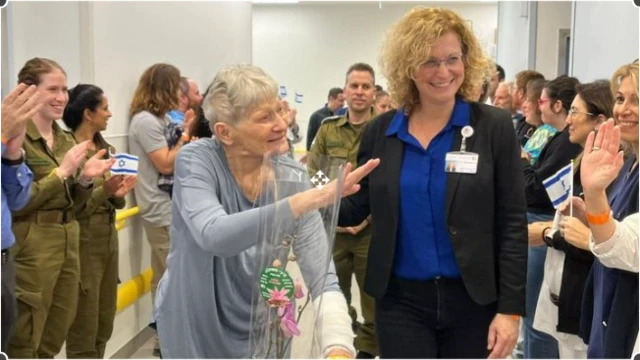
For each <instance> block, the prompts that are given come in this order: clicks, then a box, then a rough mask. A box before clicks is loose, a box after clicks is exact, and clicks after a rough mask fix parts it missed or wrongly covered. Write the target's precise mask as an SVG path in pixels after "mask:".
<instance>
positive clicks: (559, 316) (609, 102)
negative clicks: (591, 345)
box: [529, 80, 613, 359]
mask: <svg viewBox="0 0 640 360" xmlns="http://www.w3.org/2000/svg"><path fill="white" fill-rule="evenodd" d="M576 91H577V95H576V97H575V99H574V100H573V103H572V104H571V109H570V110H569V116H567V119H566V122H567V126H568V128H569V141H571V143H573V144H580V146H581V147H582V148H584V146H585V143H586V141H587V136H588V135H589V133H590V132H591V131H594V130H597V128H598V127H599V126H600V125H601V124H602V123H604V121H606V119H608V118H610V117H611V116H612V113H613V96H612V94H611V91H610V84H609V81H606V80H603V81H596V82H594V83H589V84H583V85H578V87H577V88H576ZM581 159H582V155H580V156H578V159H576V161H575V164H576V165H575V168H574V176H573V178H574V180H573V195H574V196H581V195H582V186H581V182H580V171H581V166H580V165H581ZM561 209H562V207H561ZM552 226H553V223H552V222H537V223H533V224H531V225H529V244H530V245H542V244H546V246H547V257H546V259H545V268H544V281H543V283H542V287H541V290H540V297H539V299H538V303H537V309H536V317H535V319H534V323H533V327H534V328H535V329H536V330H539V331H542V332H544V333H547V334H549V335H552V336H553V337H554V338H555V339H556V340H557V342H558V351H559V356H560V358H561V359H581V358H586V356H587V346H586V344H585V343H584V342H583V341H582V339H581V338H580V337H579V336H578V332H579V328H580V315H581V310H582V306H581V305H582V294H583V291H584V285H585V281H586V280H587V276H588V275H589V271H590V270H591V265H592V264H593V254H592V253H591V251H590V250H589V238H590V236H591V231H590V230H589V228H588V227H587V226H585V225H584V224H582V222H581V221H580V220H579V219H578V218H576V217H570V216H566V217H565V218H564V219H563V220H562V221H561V223H560V229H559V231H553V230H552ZM572 243H573V244H576V243H577V244H579V245H572Z"/></svg>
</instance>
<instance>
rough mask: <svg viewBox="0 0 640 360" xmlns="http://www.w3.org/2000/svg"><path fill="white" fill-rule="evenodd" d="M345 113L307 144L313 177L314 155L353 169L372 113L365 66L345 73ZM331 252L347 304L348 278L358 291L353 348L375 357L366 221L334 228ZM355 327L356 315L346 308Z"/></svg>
mask: <svg viewBox="0 0 640 360" xmlns="http://www.w3.org/2000/svg"><path fill="white" fill-rule="evenodd" d="M344 93H345V99H346V101H347V105H348V107H349V110H348V111H347V113H346V114H345V115H342V116H334V117H329V118H326V119H325V120H324V121H323V122H322V125H321V126H320V129H319V130H318V133H317V135H316V137H315V140H314V142H313V144H312V145H311V151H310V156H309V160H308V161H309V172H310V176H312V177H313V175H315V172H316V171H317V170H318V164H317V163H316V159H317V158H316V157H317V156H327V157H329V158H331V162H334V160H343V161H345V162H350V163H351V164H353V165H354V167H355V166H357V155H358V147H359V146H360V137H361V135H362V130H363V128H364V126H365V124H366V123H367V121H369V120H371V119H372V118H373V117H374V116H375V115H376V114H375V110H374V108H373V102H374V98H375V93H376V89H375V74H374V71H373V68H371V66H369V65H368V64H364V63H357V64H354V65H352V66H351V67H350V68H349V70H348V71H347V78H346V83H345V88H344ZM336 232H337V235H336V240H335V245H334V250H333V260H334V262H335V265H336V273H337V275H338V281H339V283H340V289H341V290H342V293H343V294H344V295H345V297H346V298H347V303H348V304H349V305H351V278H352V276H353V274H354V273H355V275H356V281H357V282H358V287H359V288H360V305H361V307H362V317H363V318H364V323H363V324H362V326H360V327H359V328H358V330H357V337H356V341H355V347H356V349H357V350H358V358H373V357H375V356H377V355H378V346H377V342H376V336H375V332H374V317H375V308H374V300H373V298H371V297H370V296H369V295H367V294H366V293H365V292H364V291H363V287H364V277H365V272H366V268H367V255H368V252H369V242H370V241H371V227H370V226H369V220H368V219H367V220H365V221H364V222H363V223H362V224H360V225H358V226H355V227H349V228H340V227H339V228H338V229H337V231H336ZM349 312H350V314H351V317H352V319H353V322H354V324H355V322H356V314H355V310H354V309H353V307H350V311H349Z"/></svg>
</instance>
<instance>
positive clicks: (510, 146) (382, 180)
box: [339, 103, 528, 315]
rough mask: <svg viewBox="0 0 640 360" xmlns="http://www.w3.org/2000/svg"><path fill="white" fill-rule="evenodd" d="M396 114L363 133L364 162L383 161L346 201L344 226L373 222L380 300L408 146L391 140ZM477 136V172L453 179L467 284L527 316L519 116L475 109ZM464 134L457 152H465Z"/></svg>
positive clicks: (453, 222) (450, 201)
mask: <svg viewBox="0 0 640 360" xmlns="http://www.w3.org/2000/svg"><path fill="white" fill-rule="evenodd" d="M395 114H396V111H390V112H388V113H386V114H383V115H381V116H379V117H377V118H376V119H374V120H372V121H371V122H370V123H369V124H368V125H367V127H366V129H364V130H363V134H362V140H361V142H360V149H359V152H358V163H359V164H363V163H365V162H366V161H368V160H369V159H374V158H380V160H381V162H380V165H379V166H378V168H376V169H375V170H374V171H373V172H372V173H371V174H369V176H368V177H366V178H365V179H363V180H362V181H361V183H360V185H361V189H360V191H359V192H357V193H356V194H354V195H352V196H350V197H348V198H345V199H343V200H342V205H341V206H340V218H339V225H340V226H352V225H356V224H359V223H361V222H362V221H363V220H364V219H365V218H366V217H367V216H368V215H369V214H371V216H372V226H373V228H372V231H373V234H372V238H371V245H370V247H369V258H368V266H367V275H366V279H365V291H366V292H367V293H368V294H369V295H371V296H373V297H374V298H376V299H381V298H382V297H383V296H384V295H385V293H386V292H387V285H388V283H389V278H390V277H391V275H392V272H393V263H394V253H395V249H396V236H397V232H398V217H399V186H400V185H399V182H400V170H401V166H402V157H403V150H404V143H403V142H402V141H401V140H400V139H398V138H397V137H396V136H395V135H394V136H391V137H387V136H385V132H386V131H387V128H388V127H389V124H390V123H391V120H392V119H393V117H394V115H395ZM470 125H471V126H472V127H473V129H474V135H473V136H472V137H471V138H469V139H467V151H469V152H475V153H477V154H479V155H480V158H479V162H478V171H477V174H474V175H470V174H453V173H449V174H447V176H448V180H447V196H446V207H445V208H446V210H445V211H446V213H447V226H448V231H449V236H450V237H451V243H452V245H453V250H454V253H455V257H456V260H457V263H458V266H459V268H460V272H461V276H462V280H463V281H464V284H465V287H466V289H467V291H468V293H469V295H470V296H471V298H472V299H473V300H474V301H475V302H477V303H478V304H481V305H487V304H491V303H494V302H496V301H497V311H498V312H500V313H504V314H519V315H524V310H525V282H526V276H527V248H528V237H527V219H526V202H525V196H524V177H523V174H522V171H521V167H520V146H519V145H518V143H517V141H516V135H515V131H514V130H513V123H512V121H511V116H510V115H509V114H508V113H507V112H505V111H503V110H501V109H498V108H495V107H492V106H488V105H484V104H480V103H471V123H470ZM461 140H462V135H461V134H460V132H459V131H456V134H455V136H454V140H453V146H452V149H451V150H452V151H459V150H460V143H461Z"/></svg>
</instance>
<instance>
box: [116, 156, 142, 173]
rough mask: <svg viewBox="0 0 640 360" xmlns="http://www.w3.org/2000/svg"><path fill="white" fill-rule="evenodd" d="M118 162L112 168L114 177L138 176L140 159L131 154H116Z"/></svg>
mask: <svg viewBox="0 0 640 360" xmlns="http://www.w3.org/2000/svg"><path fill="white" fill-rule="evenodd" d="M113 157H114V158H115V159H116V162H115V163H114V164H113V166H111V174H112V175H137V174H138V157H137V156H134V155H130V154H125V153H122V154H115V155H114V156H113Z"/></svg>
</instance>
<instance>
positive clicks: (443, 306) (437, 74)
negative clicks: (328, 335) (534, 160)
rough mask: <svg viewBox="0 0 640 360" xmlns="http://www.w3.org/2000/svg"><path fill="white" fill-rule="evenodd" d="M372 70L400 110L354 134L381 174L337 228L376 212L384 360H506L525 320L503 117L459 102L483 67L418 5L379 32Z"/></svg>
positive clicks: (454, 19) (455, 34)
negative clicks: (384, 33) (383, 37)
mask: <svg viewBox="0 0 640 360" xmlns="http://www.w3.org/2000/svg"><path fill="white" fill-rule="evenodd" d="M382 71H383V73H384V74H385V77H386V78H387V79H388V84H389V89H390V93H391V94H392V96H393V97H394V100H396V102H397V103H398V104H400V106H401V107H400V108H399V109H397V110H392V111H389V112H387V113H385V114H382V115H380V116H379V117H377V118H376V119H373V120H371V122H370V123H368V124H367V127H366V128H365V129H364V131H363V135H362V141H361V144H360V148H359V153H358V163H359V164H365V163H366V162H367V161H368V160H369V159H373V158H380V166H379V168H377V169H375V170H374V171H373V172H372V173H371V174H370V175H369V176H368V177H367V178H365V179H363V181H362V182H361V183H360V184H361V187H362V188H361V190H360V191H359V192H358V194H357V195H355V196H351V197H349V198H346V199H344V200H343V202H342V204H341V207H340V219H339V226H353V225H357V224H359V223H361V222H362V221H363V220H364V219H365V218H366V217H367V216H369V214H371V217H372V222H371V223H372V239H371V244H370V247H369V260H368V265H367V275H366V279H365V291H366V292H367V293H368V294H369V295H371V296H372V297H374V298H375V299H376V332H377V335H378V345H379V351H380V357H381V358H486V357H487V356H489V357H490V358H504V357H505V356H507V355H508V354H509V353H511V350H512V349H513V347H514V346H515V343H516V341H517V338H518V329H519V325H520V316H521V315H524V304H525V292H524V291H525V279H526V263H527V258H526V253H527V243H526V241H527V240H526V237H527V228H526V216H525V207H526V204H525V199H524V183H523V175H522V172H520V171H519V169H518V163H519V161H520V160H519V154H520V150H519V146H518V144H517V140H516V136H515V132H514V131H513V126H512V123H511V121H510V120H511V116H510V114H509V113H507V112H506V111H504V110H502V109H498V108H496V107H493V106H489V105H485V104H481V103H476V102H472V101H470V100H469V99H470V97H471V95H472V92H473V89H474V88H475V87H476V86H478V85H480V84H482V81H483V80H484V78H485V77H486V76H488V75H489V74H490V73H491V71H492V69H491V66H490V63H489V61H488V59H487V58H486V57H484V55H483V54H482V47H481V45H480V43H479V42H478V40H477V38H476V37H475V35H474V34H473V31H472V29H471V28H470V27H469V25H468V23H467V22H466V21H465V20H463V19H462V18H461V17H460V16H459V15H457V14H456V13H454V12H453V11H451V10H448V9H437V8H424V7H418V8H415V9H412V10H411V11H409V12H408V13H407V14H406V15H405V16H404V18H403V19H402V20H400V22H399V23H398V24H397V25H396V26H395V27H394V28H393V30H392V31H391V33H390V34H389V37H388V38H387V41H386V43H385V44H384V46H383V55H382ZM463 138H464V140H463ZM460 150H462V152H460ZM447 163H450V164H451V163H453V164H454V165H453V166H448V167H446V165H445V164H447ZM447 170H448V171H447Z"/></svg>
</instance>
